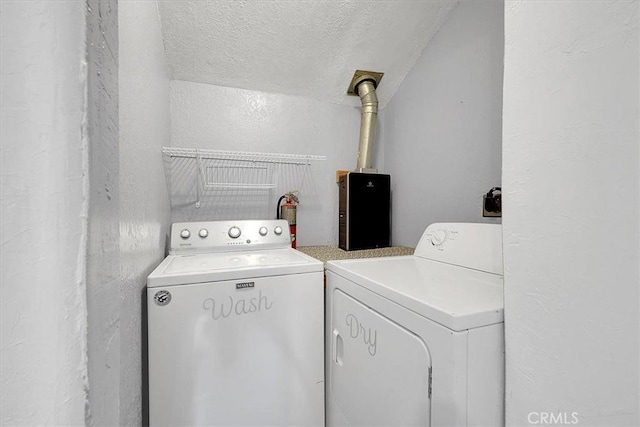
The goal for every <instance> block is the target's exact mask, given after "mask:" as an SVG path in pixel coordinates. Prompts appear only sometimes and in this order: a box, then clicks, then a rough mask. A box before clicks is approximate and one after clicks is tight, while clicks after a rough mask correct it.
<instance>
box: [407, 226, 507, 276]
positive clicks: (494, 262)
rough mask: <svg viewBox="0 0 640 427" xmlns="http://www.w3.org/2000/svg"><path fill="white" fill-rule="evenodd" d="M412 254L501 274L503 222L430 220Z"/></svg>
mask: <svg viewBox="0 0 640 427" xmlns="http://www.w3.org/2000/svg"><path fill="white" fill-rule="evenodd" d="M414 255H416V256H419V257H421V258H427V259H432V260H435V261H441V262H446V263H447V264H453V265H458V266H461V267H467V268H472V269H474V270H480V271H485V272H487V273H493V274H500V275H502V274H503V273H502V270H503V267H502V225H500V224H486V223H452V222H449V223H435V224H431V225H430V226H429V227H427V229H426V230H425V231H424V234H423V235H422V238H421V239H420V242H418V246H417V247H416V250H415V252H414Z"/></svg>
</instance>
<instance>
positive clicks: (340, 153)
mask: <svg viewBox="0 0 640 427" xmlns="http://www.w3.org/2000/svg"><path fill="white" fill-rule="evenodd" d="M347 83H348V82H347ZM359 131H360V110H359V108H353V107H348V106H344V105H337V104H330V103H326V102H322V101H316V100H312V99H308V98H301V97H295V96H287V95H277V94H270V93H264V92H256V91H249V90H243V89H233V88H226V87H221V86H213V85H207V84H199V83H190V82H184V81H172V82H171V142H172V145H173V146H177V147H188V148H208V149H219V150H239V151H257V152H275V153H294V154H313V155H322V156H327V160H326V161H324V162H319V163H317V164H315V165H314V166H313V169H312V172H313V179H314V183H315V184H314V188H312V189H310V191H308V192H307V193H306V194H305V193H304V192H302V193H301V194H300V199H301V204H300V207H299V209H298V245H301V246H305V245H306V246H308V245H326V244H334V245H335V244H337V242H338V232H337V226H338V221H337V217H338V208H337V204H338V188H337V185H336V184H335V171H336V170H338V169H348V170H352V169H354V168H355V166H356V154H357V151H358V133H359ZM278 196H280V194H277V195H274V200H273V212H274V215H273V216H275V205H276V202H277V198H278ZM189 209H190V210H181V211H178V212H176V209H174V211H173V213H172V215H173V217H172V219H173V220H174V221H175V220H183V219H186V217H187V216H188V215H193V214H195V211H194V209H193V208H189Z"/></svg>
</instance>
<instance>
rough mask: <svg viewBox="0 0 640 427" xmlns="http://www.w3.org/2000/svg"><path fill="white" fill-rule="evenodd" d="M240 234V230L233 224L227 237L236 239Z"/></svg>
mask: <svg viewBox="0 0 640 427" xmlns="http://www.w3.org/2000/svg"><path fill="white" fill-rule="evenodd" d="M241 234H242V231H240V229H239V228H238V227H236V226H235V225H234V226H233V227H231V228H230V229H229V237H231V238H232V239H237V238H238V237H240V235H241Z"/></svg>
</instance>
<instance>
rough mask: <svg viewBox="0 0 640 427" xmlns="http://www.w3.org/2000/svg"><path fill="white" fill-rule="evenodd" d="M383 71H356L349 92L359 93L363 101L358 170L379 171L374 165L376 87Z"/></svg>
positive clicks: (376, 114)
mask: <svg viewBox="0 0 640 427" xmlns="http://www.w3.org/2000/svg"><path fill="white" fill-rule="evenodd" d="M382 75H383V74H382V73H376V72H370V71H360V70H358V71H356V73H355V75H354V76H353V80H352V81H351V85H350V87H349V90H348V91H347V93H349V94H351V95H358V96H359V97H360V101H361V102H362V111H361V120H360V142H359V144H358V161H357V166H356V171H358V172H377V171H376V170H375V169H374V168H373V167H372V162H373V147H374V142H375V136H376V121H377V118H378V96H377V95H376V87H377V86H378V83H379V82H380V79H382Z"/></svg>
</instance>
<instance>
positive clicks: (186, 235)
mask: <svg viewBox="0 0 640 427" xmlns="http://www.w3.org/2000/svg"><path fill="white" fill-rule="evenodd" d="M180 237H182V238H183V239H188V238H189V237H191V232H190V231H189V230H187V229H186V228H185V229H184V230H182V231H181V232H180Z"/></svg>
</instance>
